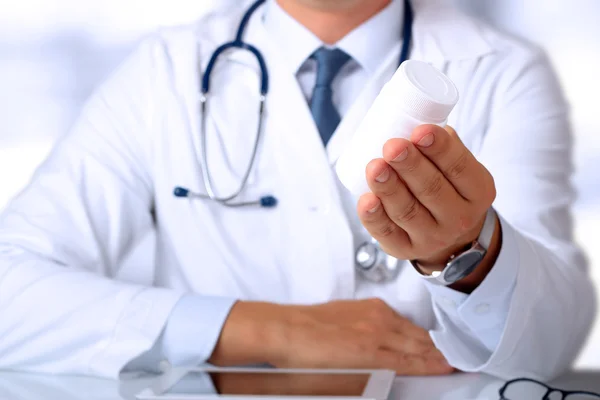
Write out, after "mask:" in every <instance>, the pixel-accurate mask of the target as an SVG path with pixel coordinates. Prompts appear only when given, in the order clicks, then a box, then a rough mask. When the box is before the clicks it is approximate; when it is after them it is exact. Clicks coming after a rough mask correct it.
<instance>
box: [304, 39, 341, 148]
mask: <svg viewBox="0 0 600 400" xmlns="http://www.w3.org/2000/svg"><path fill="white" fill-rule="evenodd" d="M311 58H313V59H314V60H316V61H317V82H316V85H315V89H314V91H313V94H312V99H311V101H310V111H311V113H312V115H313V118H314V119H315V123H316V124H317V128H318V129H319V133H320V134H321V139H322V140H323V144H327V142H328V141H329V139H330V138H331V135H333V132H334V131H335V128H337V126H338V124H339V123H340V114H339V113H338V111H337V110H336V108H335V106H334V105H333V100H332V90H331V82H333V80H334V79H335V77H336V75H337V74H338V73H339V72H340V69H342V67H343V66H344V64H346V63H347V62H348V60H350V56H349V55H348V54H346V53H344V52H343V51H342V50H340V49H326V48H324V47H321V48H319V49H317V50H316V51H315V52H314V53H313V55H312V56H311Z"/></svg>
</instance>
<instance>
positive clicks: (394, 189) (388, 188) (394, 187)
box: [377, 178, 399, 197]
mask: <svg viewBox="0 0 600 400" xmlns="http://www.w3.org/2000/svg"><path fill="white" fill-rule="evenodd" d="M390 181H391V178H390ZM398 192H399V186H398V183H397V182H396V183H389V184H387V185H383V187H381V188H378V189H377V196H379V197H394V196H396V195H397V194H398Z"/></svg>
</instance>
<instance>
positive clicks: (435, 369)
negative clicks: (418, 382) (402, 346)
mask: <svg viewBox="0 0 600 400" xmlns="http://www.w3.org/2000/svg"><path fill="white" fill-rule="evenodd" d="M376 359H377V364H378V365H379V366H378V367H376V368H386V369H393V370H394V371H396V374H397V375H404V376H423V375H448V374H451V373H452V372H454V368H453V367H452V366H450V365H449V364H448V363H447V362H446V361H445V360H440V359H437V358H429V357H425V356H419V355H415V354H406V353H397V352H395V351H392V350H386V349H381V350H379V351H378V352H377V355H376Z"/></svg>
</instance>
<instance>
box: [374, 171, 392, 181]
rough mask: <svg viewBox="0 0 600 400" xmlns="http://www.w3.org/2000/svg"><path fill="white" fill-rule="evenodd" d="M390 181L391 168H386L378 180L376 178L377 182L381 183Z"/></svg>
mask: <svg viewBox="0 0 600 400" xmlns="http://www.w3.org/2000/svg"><path fill="white" fill-rule="evenodd" d="M388 179H390V170H389V168H386V169H385V170H384V171H383V172H382V173H381V174H379V176H378V177H377V178H375V180H376V181H377V182H379V183H384V182H385V181H387V180H388Z"/></svg>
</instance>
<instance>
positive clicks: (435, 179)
mask: <svg viewBox="0 0 600 400" xmlns="http://www.w3.org/2000/svg"><path fill="white" fill-rule="evenodd" d="M383 156H384V159H385V161H386V162H387V163H388V164H389V165H390V166H391V167H392V168H393V170H394V171H395V172H396V173H397V175H398V176H399V177H400V179H401V180H402V181H403V182H405V183H406V187H407V188H408V189H409V190H410V192H412V193H413V194H414V196H415V198H416V199H417V200H418V201H419V202H420V203H421V204H422V205H423V206H425V208H426V209H427V210H429V212H430V213H431V215H432V216H433V217H434V219H435V221H436V223H439V222H441V221H444V220H445V219H447V216H448V215H451V214H452V213H453V212H454V211H456V210H457V209H458V208H464V205H463V204H464V203H465V201H464V199H462V198H461V196H460V194H459V193H458V192H457V191H456V189H455V188H454V187H453V186H452V184H450V182H449V181H448V180H447V179H446V177H445V176H444V175H443V174H442V172H441V171H440V170H439V169H438V167H437V166H436V165H435V164H433V163H432V162H431V161H430V160H429V159H428V158H427V157H425V156H424V155H423V154H422V153H421V152H420V151H419V149H418V148H417V147H415V145H413V144H412V143H411V142H409V141H408V140H404V139H391V140H389V141H388V142H387V143H386V144H385V145H384V147H383ZM367 180H368V176H367Z"/></svg>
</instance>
